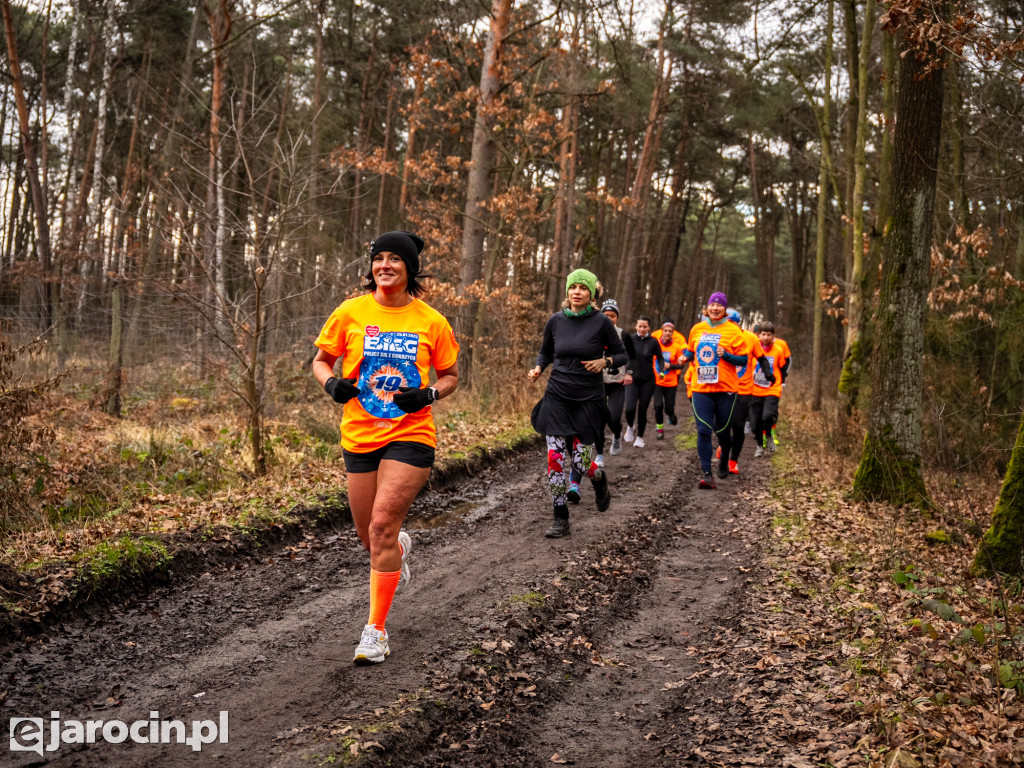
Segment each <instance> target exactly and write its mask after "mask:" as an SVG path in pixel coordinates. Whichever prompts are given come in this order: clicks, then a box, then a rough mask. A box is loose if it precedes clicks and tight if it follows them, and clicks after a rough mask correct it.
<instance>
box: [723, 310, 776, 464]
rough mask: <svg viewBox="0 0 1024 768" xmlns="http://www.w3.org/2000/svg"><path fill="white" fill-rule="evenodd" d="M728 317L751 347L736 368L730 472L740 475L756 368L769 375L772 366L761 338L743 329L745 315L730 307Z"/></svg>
mask: <svg viewBox="0 0 1024 768" xmlns="http://www.w3.org/2000/svg"><path fill="white" fill-rule="evenodd" d="M726 317H728V318H729V321H730V322H731V323H734V324H735V325H736V327H737V328H739V329H740V331H741V332H742V333H743V336H744V337H745V338H746V339H747V343H748V344H749V347H750V352H749V353H748V355H747V360H746V362H745V363H744V364H743V365H742V366H741V367H739V368H737V369H736V376H737V377H738V379H739V389H738V390H737V394H736V410H735V411H734V412H733V415H732V448H731V449H730V451H729V472H730V473H732V474H734V475H738V474H739V473H740V467H739V458H740V451H742V450H743V441H744V437H745V435H744V427H745V426H746V424H747V415H748V413H749V411H750V400H751V398H752V396H753V394H754V369H755V368H757V367H759V366H760V368H761V373H762V375H763V376H767V374H768V373H769V372H770V370H771V366H770V364H769V363H768V360H767V358H765V357H764V355H763V354H762V350H761V341H760V339H759V338H758V337H757V336H756V335H755V334H753V333H751V332H750V331H747V330H744V329H743V326H742V325H741V323H742V320H743V317H742V316H741V315H740V313H739V312H738V311H737V310H735V309H730V310H728V311H726ZM718 450H719V454H718V456H719V459H721V456H722V454H721V450H722V449H721V448H719V449H718Z"/></svg>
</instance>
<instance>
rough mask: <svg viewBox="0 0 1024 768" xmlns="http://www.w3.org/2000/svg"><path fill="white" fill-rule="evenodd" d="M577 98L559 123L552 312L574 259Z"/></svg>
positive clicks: (550, 285) (550, 279)
mask: <svg viewBox="0 0 1024 768" xmlns="http://www.w3.org/2000/svg"><path fill="white" fill-rule="evenodd" d="M575 106H576V105H575V97H574V96H571V95H570V96H569V97H568V98H567V99H566V102H565V104H564V105H563V106H562V119H561V120H560V121H559V123H558V193H557V195H556V202H555V237H554V244H553V245H552V249H551V271H550V274H549V275H548V311H549V312H554V311H555V310H557V309H558V305H559V304H560V303H561V300H562V294H563V292H564V289H565V283H564V281H565V277H566V275H568V274H569V267H570V259H571V257H572V253H571V251H572V230H573V220H572V213H573V206H574V203H575V194H574V191H575V189H576V147H575V141H574V139H575V130H574V127H573V126H574V121H575V111H576V110H575Z"/></svg>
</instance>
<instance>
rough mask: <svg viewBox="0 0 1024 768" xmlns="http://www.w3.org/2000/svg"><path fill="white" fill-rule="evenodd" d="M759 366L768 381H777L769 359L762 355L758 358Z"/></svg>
mask: <svg viewBox="0 0 1024 768" xmlns="http://www.w3.org/2000/svg"><path fill="white" fill-rule="evenodd" d="M757 364H758V365H759V366H760V367H761V373H763V374H764V377H765V378H766V379H768V381H775V374H774V373H772V366H771V363H769V362H768V358H767V357H765V356H764V355H761V356H760V357H759V358H757Z"/></svg>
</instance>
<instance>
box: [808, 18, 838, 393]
mask: <svg viewBox="0 0 1024 768" xmlns="http://www.w3.org/2000/svg"><path fill="white" fill-rule="evenodd" d="M834 34H835V0H828V20H827V22H826V25H825V73H824V75H825V87H824V103H823V104H822V119H821V122H820V124H819V132H820V134H821V159H820V161H819V165H818V225H817V226H818V229H817V233H816V240H815V249H814V339H813V353H812V354H813V358H812V360H811V410H814V411H820V410H821V390H822V383H821V379H822V367H823V365H824V362H823V360H822V340H823V330H824V321H825V306H824V301H823V300H822V297H821V287H822V285H824V283H825V254H826V250H827V248H828V191H827V190H828V179H829V171H830V165H831V164H830V153H831V152H832V139H831V135H830V130H831V129H830V125H831V122H830V120H831V118H830V114H831V111H832V46H833V40H834V37H833V36H834Z"/></svg>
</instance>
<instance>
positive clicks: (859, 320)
mask: <svg viewBox="0 0 1024 768" xmlns="http://www.w3.org/2000/svg"><path fill="white" fill-rule="evenodd" d="M874 29H875V0H867V3H866V5H865V7H864V33H863V35H862V36H861V42H860V55H859V57H858V64H857V128H856V139H855V141H854V156H853V196H852V199H851V201H850V216H851V218H852V219H853V229H852V233H851V241H850V258H849V264H850V271H849V280H848V286H847V301H846V320H847V326H846V349H845V350H844V353H843V373H842V376H841V377H840V379H839V392H840V394H841V395H842V396H843V398H844V400H845V402H846V404H847V407H848V408H852V407H853V406H855V405H856V404H857V400H858V399H859V395H860V388H861V383H862V381H861V380H862V365H863V361H864V353H863V350H862V348H861V343H860V340H861V336H862V335H863V333H864V185H865V179H866V177H867V134H868V69H869V64H870V62H871V39H872V37H873V34H874Z"/></svg>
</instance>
